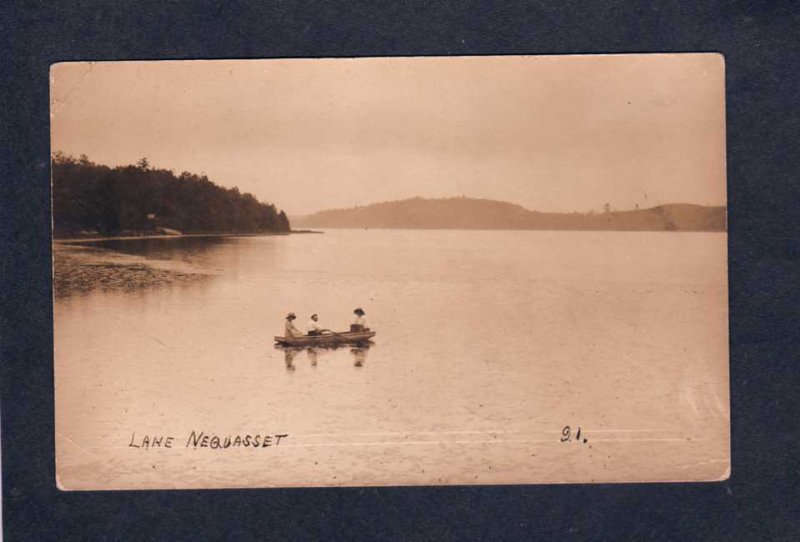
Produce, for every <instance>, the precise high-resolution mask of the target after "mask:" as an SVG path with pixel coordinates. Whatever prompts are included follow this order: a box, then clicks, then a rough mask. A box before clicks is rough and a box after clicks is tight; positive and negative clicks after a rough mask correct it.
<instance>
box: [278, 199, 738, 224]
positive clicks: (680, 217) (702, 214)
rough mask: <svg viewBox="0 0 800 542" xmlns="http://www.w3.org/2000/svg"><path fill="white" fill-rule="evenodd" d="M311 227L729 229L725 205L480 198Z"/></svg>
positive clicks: (376, 208) (349, 212) (357, 213)
mask: <svg viewBox="0 0 800 542" xmlns="http://www.w3.org/2000/svg"><path fill="white" fill-rule="evenodd" d="M292 223H293V224H296V225H297V226H302V227H306V228H355V229H363V228H374V229H436V230H442V229H452V230H609V231H725V230H726V210H725V207H723V206H719V207H706V206H702V205H693V204H688V203H673V204H667V205H659V206H657V207H651V208H649V209H637V210H631V211H610V212H606V213H577V212H575V213H543V212H538V211H531V210H528V209H525V208H524V207H522V206H520V205H516V204H514V203H508V202H504V201H495V200H489V199H475V198H465V197H458V198H444V199H425V198H411V199H406V200H401V201H389V202H383V203H375V204H372V205H366V206H364V207H355V208H352V209H331V210H326V211H320V212H318V213H314V214H312V215H307V216H298V217H294V218H293V219H292Z"/></svg>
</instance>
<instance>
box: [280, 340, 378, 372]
mask: <svg viewBox="0 0 800 542" xmlns="http://www.w3.org/2000/svg"><path fill="white" fill-rule="evenodd" d="M374 344H375V343H374V342H372V341H368V342H365V343H359V344H356V345H338V346H326V347H320V346H315V347H304V346H281V345H275V349H276V350H283V359H284V362H285V363H286V370H287V371H290V372H291V371H294V370H295V369H296V368H297V365H296V360H297V356H298V355H299V354H300V353H301V352H305V354H306V355H305V357H306V359H308V362H309V365H310V366H311V367H317V365H318V363H319V358H320V356H322V357H323V358H324V357H325V356H326V355H327V354H329V353H333V352H335V351H339V350H344V349H346V348H347V349H349V350H350V354H352V356H353V366H354V367H363V366H364V364H365V363H366V361H367V353H368V352H369V349H370V347H371V346H372V345H374Z"/></svg>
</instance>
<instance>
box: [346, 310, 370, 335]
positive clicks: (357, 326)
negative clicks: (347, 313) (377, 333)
mask: <svg viewBox="0 0 800 542" xmlns="http://www.w3.org/2000/svg"><path fill="white" fill-rule="evenodd" d="M353 314H355V315H356V321H355V322H353V323H352V324H350V331H368V330H369V328H368V327H367V319H366V318H364V309H362V308H360V307H359V308H357V309H356V310H354V311H353Z"/></svg>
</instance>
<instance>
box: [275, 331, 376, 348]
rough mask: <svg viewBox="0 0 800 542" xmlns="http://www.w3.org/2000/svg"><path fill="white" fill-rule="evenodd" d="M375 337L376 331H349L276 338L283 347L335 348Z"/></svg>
mask: <svg viewBox="0 0 800 542" xmlns="http://www.w3.org/2000/svg"><path fill="white" fill-rule="evenodd" d="M374 336H375V332H374V331H348V332H345V333H337V334H335V335H334V334H332V333H331V334H327V333H326V334H324V335H303V336H302V337H277V336H276V337H275V342H276V343H277V344H279V345H281V346H333V345H337V344H356V343H363V342H367V341H368V340H370V339H371V338H372V337H374Z"/></svg>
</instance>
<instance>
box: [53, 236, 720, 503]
mask: <svg viewBox="0 0 800 542" xmlns="http://www.w3.org/2000/svg"><path fill="white" fill-rule="evenodd" d="M726 244H727V237H726V235H725V234H722V233H653V232H533V231H523V232H512V231H470V232H464V231H390V230H380V231H375V230H369V231H355V230H329V231H327V232H326V233H325V234H324V235H290V236H267V237H217V238H200V237H196V238H187V239H180V238H176V239H148V240H127V241H122V240H107V241H102V242H98V243H87V244H83V245H81V247H79V248H73V249H71V250H73V252H68V251H67V250H66V249H64V248H63V247H62V248H57V249H56V256H55V258H56V274H57V275H59V274H61V275H62V276H61V277H60V278H59V276H57V277H56V284H57V285H58V284H59V280H61V281H62V282H61V283H60V284H62V287H61V288H60V289H59V288H58V287H57V293H58V294H59V295H57V297H56V303H55V381H56V431H57V438H56V445H57V463H58V474H59V483H60V485H61V487H63V488H67V489H109V488H116V489H123V488H199V487H250V486H252V487H269V486H309V485H310V486H321V485H404V484H440V483H453V484H473V483H481V484H497V483H539V482H588V481H598V482H601V481H664V480H689V479H718V478H720V477H722V476H724V475H725V473H726V472H727V469H728V465H729V406H728V359H727V352H728V347H727V301H726V299H727V273H726ZM74 251H77V252H74ZM78 253H79V255H77V254H78ZM67 261H68V265H67V264H64V262H67ZM59 262H61V263H62V264H63V265H60V264H59ZM98 262H100V263H98ZM103 262H106V263H108V266H107V267H103ZM109 262H111V263H109ZM137 273H138V274H137ZM111 274H113V277H111ZM66 277H69V280H67V279H66ZM81 277H83V278H81ZM153 277H156V279H153ZM76 285H77V286H76ZM104 285H105V286H104ZM120 285H122V286H120ZM356 306H361V307H363V308H364V309H365V310H366V313H367V315H366V316H367V320H368V322H369V325H370V327H371V328H372V329H374V330H376V331H377V335H376V337H375V338H374V339H373V341H374V344H372V345H367V346H366V347H365V346H358V347H356V346H353V347H344V348H337V349H290V350H287V349H280V348H276V347H275V346H274V341H273V336H275V335H282V334H283V318H284V316H285V314H286V313H287V312H289V311H293V312H295V313H297V315H298V317H299V318H298V325H299V326H300V327H302V328H304V327H305V325H306V322H307V321H308V318H309V316H310V315H311V314H312V313H318V314H319V315H320V324H321V325H322V326H323V327H326V328H330V329H332V330H334V331H342V330H346V329H348V327H349V324H350V323H351V321H352V318H353V315H352V310H353V309H354V308H355V307H356ZM567 426H569V428H570V429H569V430H568V431H567V430H565V427H567ZM578 428H580V436H577V430H578ZM200 433H203V435H204V436H209V437H217V438H218V442H220V443H224V442H225V439H226V438H228V439H229V441H230V443H231V445H229V446H227V447H222V446H218V447H214V446H211V445H210V442H211V438H209V440H208V444H209V445H208V446H202V445H200V444H199V442H200V441H196V442H195V441H192V439H193V438H195V439H197V438H198V435H199V434H200ZM256 435H258V436H259V440H258V442H259V446H258V447H255V446H253V445H248V446H244V445H238V446H235V445H233V444H232V443H234V442H235V441H236V438H237V436H238V437H241V439H240V443H243V442H244V437H246V436H250V437H251V439H250V440H249V442H250V443H251V444H252V442H253V441H254V437H255V436H256ZM284 435H285V436H284ZM266 436H269V437H270V439H269V446H264V442H265V437H266ZM278 436H280V438H277V437H278ZM145 437H147V438H148V443H150V442H153V441H152V440H151V437H155V438H160V439H161V440H159V446H158V447H150V446H149V445H148V446H143V443H144V441H143V439H144V438H145ZM169 437H172V440H171V441H170V443H171V446H170V447H169V448H166V447H164V445H163V444H164V442H165V439H167V438H169ZM193 442H194V444H193Z"/></svg>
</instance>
